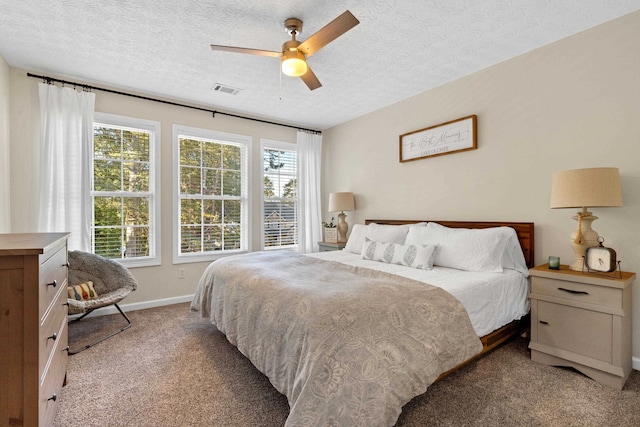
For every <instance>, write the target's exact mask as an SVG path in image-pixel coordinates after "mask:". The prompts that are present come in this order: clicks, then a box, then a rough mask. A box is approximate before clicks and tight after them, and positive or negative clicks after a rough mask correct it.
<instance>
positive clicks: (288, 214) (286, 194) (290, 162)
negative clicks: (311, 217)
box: [263, 147, 298, 248]
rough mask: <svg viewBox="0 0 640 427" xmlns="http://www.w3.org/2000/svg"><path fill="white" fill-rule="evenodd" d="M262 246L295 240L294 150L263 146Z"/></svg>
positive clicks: (285, 244)
mask: <svg viewBox="0 0 640 427" xmlns="http://www.w3.org/2000/svg"><path fill="white" fill-rule="evenodd" d="M263 154H264V156H263V160H264V161H263V169H264V193H263V195H264V246H265V248H286V247H292V246H295V245H297V244H298V180H297V178H296V176H297V153H296V151H293V150H283V149H278V148H272V147H265V148H264V153H263Z"/></svg>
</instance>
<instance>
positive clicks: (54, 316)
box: [38, 287, 67, 378]
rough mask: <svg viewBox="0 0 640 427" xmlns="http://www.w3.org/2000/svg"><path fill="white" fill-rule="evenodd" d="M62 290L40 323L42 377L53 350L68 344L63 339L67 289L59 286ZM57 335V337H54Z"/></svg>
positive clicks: (65, 321) (65, 324) (65, 322)
mask: <svg viewBox="0 0 640 427" xmlns="http://www.w3.org/2000/svg"><path fill="white" fill-rule="evenodd" d="M58 288H59V290H60V292H59V293H58V295H57V296H56V299H55V300H54V302H53V304H52V309H51V310H50V311H49V312H48V313H47V316H46V317H45V318H44V320H43V321H42V324H41V325H40V345H39V346H38V347H39V352H40V357H39V363H38V365H39V366H40V377H41V378H42V376H43V374H44V370H45V368H46V366H47V362H49V359H50V358H51V357H52V356H51V352H52V351H53V349H54V348H55V347H57V346H58V345H62V346H63V347H62V348H65V347H66V346H67V342H66V340H63V338H64V337H63V335H64V334H63V329H66V327H67V305H66V304H67V292H65V291H66V289H62V288H60V287H58ZM53 337H55V338H53Z"/></svg>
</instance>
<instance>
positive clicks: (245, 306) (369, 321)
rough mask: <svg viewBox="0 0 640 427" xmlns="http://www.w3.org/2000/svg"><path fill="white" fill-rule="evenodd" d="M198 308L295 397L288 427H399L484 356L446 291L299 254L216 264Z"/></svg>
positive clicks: (250, 257)
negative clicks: (411, 405) (423, 399)
mask: <svg viewBox="0 0 640 427" xmlns="http://www.w3.org/2000/svg"><path fill="white" fill-rule="evenodd" d="M191 307H192V309H193V310H197V311H199V312H200V314H201V316H203V317H208V318H210V319H211V321H212V322H213V324H214V325H215V326H216V327H217V328H218V329H219V330H220V331H221V332H222V333H224V334H225V335H226V336H227V339H228V340H229V342H231V343H232V344H233V345H235V346H237V348H238V349H239V350H240V351H241V352H242V353H243V354H244V355H245V356H246V357H247V358H249V360H251V362H252V363H253V364H254V365H255V366H256V367H257V368H258V369H259V370H260V371H261V372H263V373H264V374H265V375H267V377H268V378H269V379H270V380H271V383H272V384H273V385H274V387H275V388H276V389H277V390H278V391H279V392H281V393H283V394H285V395H286V396H287V398H288V401H289V406H290V413H289V417H288V419H287V423H286V425H287V426H383V425H386V426H390V425H393V424H395V422H396V421H397V419H398V416H399V415H400V412H401V411H402V406H403V405H404V404H406V403H407V402H408V401H409V400H411V399H412V398H413V397H415V396H417V395H419V394H422V393H424V392H425V391H426V389H427V387H428V386H429V385H430V384H431V383H433V382H434V381H435V380H436V379H437V377H438V376H439V375H440V374H441V373H442V372H445V371H447V370H449V369H451V368H453V367H454V366H456V365H457V364H459V363H461V362H463V361H464V360H467V359H469V358H470V357H472V356H473V355H475V354H477V353H479V352H480V351H481V350H482V344H481V343H480V340H479V338H478V336H477V335H476V334H475V332H474V330H473V327H472V326H471V322H470V321H469V317H468V315H467V313H466V311H465V309H464V307H463V306H462V304H460V302H459V301H458V300H457V299H455V298H454V297H453V296H451V295H450V294H449V293H447V292H446V291H444V290H442V289H440V288H437V287H435V286H431V285H425V284H424V283H420V282H417V281H413V280H410V279H405V278H401V277H398V276H394V275H391V274H387V273H382V272H378V271H374V270H369V269H365V268H359V267H351V266H347V265H344V264H341V263H336V262H331V261H323V260H319V259H315V258H311V257H305V256H302V255H298V254H292V253H283V252H258V253H250V254H246V255H238V256H231V257H227V258H223V259H219V260H217V261H215V262H213V263H212V264H211V265H210V266H209V267H208V268H207V270H206V271H205V273H204V274H203V276H202V279H201V280H200V284H199V286H198V289H197V291H196V294H195V296H194V299H193V302H192V304H191Z"/></svg>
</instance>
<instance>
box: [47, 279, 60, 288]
mask: <svg viewBox="0 0 640 427" xmlns="http://www.w3.org/2000/svg"><path fill="white" fill-rule="evenodd" d="M47 286H53V287H54V288H55V287H56V286H58V281H57V280H54V281H53V282H51V283H47Z"/></svg>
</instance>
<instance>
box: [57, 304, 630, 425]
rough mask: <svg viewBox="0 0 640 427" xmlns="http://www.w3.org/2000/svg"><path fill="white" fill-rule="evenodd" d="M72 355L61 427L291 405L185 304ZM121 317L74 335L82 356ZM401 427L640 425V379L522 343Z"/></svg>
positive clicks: (201, 421)
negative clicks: (542, 359)
mask: <svg viewBox="0 0 640 427" xmlns="http://www.w3.org/2000/svg"><path fill="white" fill-rule="evenodd" d="M128 315H129V317H130V318H131V320H132V322H133V326H132V327H131V328H130V329H129V330H127V331H125V332H123V333H122V334H119V335H117V336H116V337H114V338H111V339H109V340H108V341H105V342H103V343H101V344H98V345H97V346H95V347H93V348H90V349H88V350H86V351H84V352H81V353H78V354H76V355H73V356H71V358H70V359H69V368H68V376H67V379H68V384H67V385H66V386H65V387H64V388H63V391H62V393H61V398H60V401H59V403H60V405H59V409H58V413H57V415H56V419H55V426H60V427H62V426H65V427H72V426H83V427H84V426H140V427H143V426H149V427H151V426H154V427H156V426H166V427H170V426H181V427H182V426H232V427H233V426H238V427H240V426H243V427H244V426H265V427H266V426H270V427H271V426H282V425H283V424H284V422H285V420H286V417H287V413H288V404H287V399H286V398H285V397H284V396H283V395H281V394H279V393H278V392H277V391H276V390H275V389H274V388H273V387H272V386H271V384H270V383H269V380H268V379H267V378H266V377H265V376H264V375H262V374H261V373H260V372H258V371H257V370H256V369H255V368H254V367H253V365H251V363H250V362H249V361H248V360H247V359H246V358H245V357H244V356H242V354H240V353H239V352H238V351H237V350H236V348H235V347H233V346H232V345H231V344H229V343H228V342H227V340H226V339H225V337H224V336H223V335H222V334H221V333H220V332H219V331H218V330H217V329H216V328H215V327H214V326H213V325H211V323H210V322H209V321H208V320H205V319H200V318H199V316H198V314H197V313H192V312H190V311H189V305H188V304H177V305H172V306H166V307H159V308H153V309H148V310H141V311H136V312H131V313H128ZM118 316H119V315H113V316H102V317H93V318H88V319H84V320H82V321H81V322H79V323H76V324H72V325H71V327H70V332H69V335H70V345H71V347H72V348H77V346H79V345H81V344H82V343H83V342H86V340H85V339H84V338H81V337H83V336H85V335H86V334H87V333H98V334H100V333H101V332H102V333H104V331H108V330H112V329H113V326H114V325H115V324H118V325H120V324H121V323H122V322H123V319H122V318H121V317H118ZM397 425H399V426H488V425H495V426H640V372H638V371H633V372H632V374H631V377H630V378H629V381H628V382H627V384H626V386H625V388H624V389H623V390H622V391H617V390H613V389H611V388H608V387H606V386H603V385H600V384H598V383H596V382H594V381H593V380H591V379H589V378H587V377H585V376H583V375H581V374H579V373H577V372H575V371H573V370H571V369H564V368H555V367H549V366H544V365H540V364H536V363H534V362H532V361H531V359H530V357H529V352H528V350H527V342H526V340H525V339H522V338H519V339H516V340H514V341H512V342H510V343H509V344H507V345H506V346H503V347H502V348H500V349H498V350H496V351H494V352H492V353H491V354H489V355H488V356H486V357H484V358H483V359H481V360H479V361H477V362H474V363H472V364H470V365H468V366H466V367H465V368H463V369H461V370H459V371H457V372H455V373H454V374H452V375H450V376H448V377H447V378H445V379H443V380H442V381H440V382H438V383H436V384H434V385H432V386H431V387H430V388H429V389H428V390H427V392H426V393H425V394H423V395H421V396H418V397H416V398H415V399H413V400H412V401H411V402H409V403H408V404H407V405H405V407H404V408H403V411H402V415H401V416H400V419H399V420H398V424H397Z"/></svg>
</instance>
